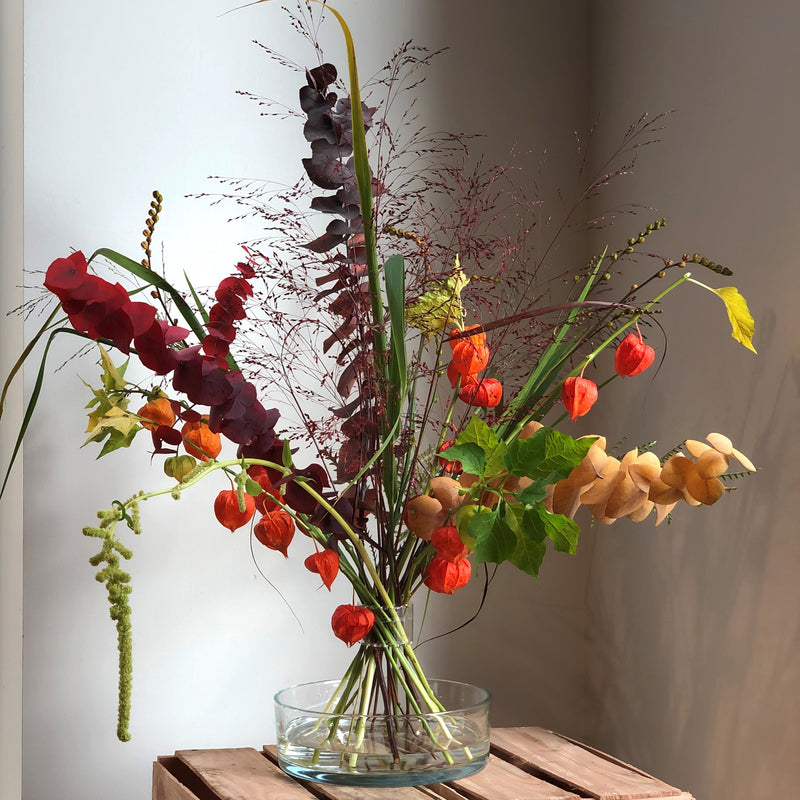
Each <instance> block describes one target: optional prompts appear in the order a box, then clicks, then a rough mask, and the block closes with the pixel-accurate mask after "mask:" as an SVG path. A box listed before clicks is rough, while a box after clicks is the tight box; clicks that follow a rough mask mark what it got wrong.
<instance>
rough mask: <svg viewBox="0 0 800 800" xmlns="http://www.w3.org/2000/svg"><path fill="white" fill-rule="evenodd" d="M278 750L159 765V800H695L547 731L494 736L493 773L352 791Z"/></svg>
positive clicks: (199, 754) (182, 753) (179, 756)
mask: <svg viewBox="0 0 800 800" xmlns="http://www.w3.org/2000/svg"><path fill="white" fill-rule="evenodd" d="M276 764H277V754H276V750H275V747H274V745H270V746H267V747H265V748H264V749H263V751H261V752H259V751H258V750H255V749H253V748H250V747H242V748H236V749H223V750H178V751H177V752H176V753H175V755H174V756H159V758H158V760H157V761H156V762H155V763H154V764H153V800H312V798H317V799H319V798H323V800H375V799H376V798H381V800H578V799H579V798H595V800H634V798H635V799H636V800H657V799H660V798H668V799H669V800H693V798H692V796H691V795H690V794H688V793H686V792H682V791H681V790H680V789H675V788H673V787H672V786H667V784H665V783H663V782H662V781H659V780H657V779H656V778H653V777H651V776H650V775H647V774H645V773H644V772H642V771H641V770H638V769H636V768H635V767H631V766H629V765H628V764H625V763H623V762H622V761H619V760H617V759H615V758H613V757H611V756H608V755H605V754H604V753H600V752H599V751H597V750H594V749H592V748H590V747H586V746H585V745H582V744H580V743H579V742H575V741H572V740H570V739H567V738H565V737H563V736H559V735H558V734H557V733H552V732H551V731H546V730H543V729H542V728H499V729H496V730H493V731H492V752H491V755H490V756H489V763H488V765H487V766H486V769H484V770H482V771H481V772H479V773H477V774H476V775H473V776H472V777H470V778H464V779H463V780H460V781H453V782H451V783H446V784H435V785H433V786H420V787H413V788H391V789H372V788H352V787H347V786H329V785H327V784H321V783H307V782H305V781H298V780H295V779H294V778H290V777H289V776H288V775H285V774H284V773H283V772H281V770H280V769H279V768H278V767H277V766H276Z"/></svg>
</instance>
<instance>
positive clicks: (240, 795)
mask: <svg viewBox="0 0 800 800" xmlns="http://www.w3.org/2000/svg"><path fill="white" fill-rule="evenodd" d="M175 755H176V756H177V757H178V758H179V759H180V760H181V761H182V762H183V763H184V764H186V765H188V766H189V767H191V768H192V770H193V771H194V772H195V773H197V776H198V777H199V778H200V779H201V780H202V782H203V783H204V784H205V785H206V786H208V788H209V789H211V791H212V792H214V797H215V798H219V800H310V796H309V793H308V791H307V790H306V789H305V788H304V787H303V786H301V785H300V784H299V783H298V782H297V781H295V780H293V779H292V778H290V777H289V776H288V775H286V774H284V773H283V772H281V771H280V770H279V769H278V768H277V767H276V766H275V765H274V764H271V763H270V762H269V761H268V760H267V759H266V758H264V756H263V755H261V754H260V753H259V752H258V751H257V750H255V749H254V748H252V747H242V748H233V749H221V750H178V751H176V753H175ZM159 800H161V798H159Z"/></svg>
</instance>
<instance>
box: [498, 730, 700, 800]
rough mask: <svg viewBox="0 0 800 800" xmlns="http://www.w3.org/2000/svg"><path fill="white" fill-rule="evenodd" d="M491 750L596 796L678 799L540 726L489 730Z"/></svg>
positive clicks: (653, 781) (656, 784)
mask: <svg viewBox="0 0 800 800" xmlns="http://www.w3.org/2000/svg"><path fill="white" fill-rule="evenodd" d="M492 750H493V752H496V753H499V754H502V755H503V757H504V758H508V759H509V760H510V761H511V762H512V763H514V764H517V765H519V766H522V767H523V768H533V769H535V770H537V771H540V772H542V773H544V774H545V775H549V776H551V777H552V778H554V779H555V780H556V781H560V782H561V783H563V784H566V785H568V786H570V787H573V788H575V789H577V790H578V791H580V792H583V793H585V794H586V795H588V796H589V797H593V798H597V800H655V798H662V797H668V798H671V800H678V798H680V797H681V795H682V794H685V793H682V792H681V791H680V790H679V789H675V788H674V787H672V786H668V785H667V784H666V783H663V782H662V781H659V780H657V779H656V778H651V777H650V776H649V775H646V774H644V773H642V772H640V771H638V770H634V769H631V768H630V767H627V766H625V765H624V764H622V763H621V762H617V761H616V760H610V759H608V758H605V757H603V756H601V755H599V754H597V753H593V752H590V751H589V750H587V749H586V748H584V747H581V746H580V745H577V744H574V743H573V742H571V741H569V740H567V739H565V738H564V737H563V736H559V735H558V734H556V733H553V732H551V731H546V730H543V729H542V728H501V729H496V730H493V731H492Z"/></svg>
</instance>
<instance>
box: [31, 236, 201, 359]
mask: <svg viewBox="0 0 800 800" xmlns="http://www.w3.org/2000/svg"><path fill="white" fill-rule="evenodd" d="M44 285H45V286H46V287H47V288H48V289H49V290H50V291H51V292H52V293H53V294H54V295H56V297H58V299H59V300H60V301H61V307H62V308H63V309H64V312H65V313H66V314H67V316H68V317H69V321H70V324H71V325H72V327H73V328H75V330H76V331H78V332H79V333H83V334H86V335H87V336H89V337H90V338H92V339H109V340H111V341H112V342H113V343H114V346H115V347H116V348H117V349H118V350H121V351H122V352H123V353H125V354H126V355H127V354H128V353H129V352H130V348H131V342H132V341H133V342H134V344H135V346H136V349H137V351H139V350H140V349H144V351H145V352H147V351H148V347H147V344H148V343H149V342H150V341H152V340H161V341H166V342H168V343H169V344H174V343H175V342H177V341H180V340H181V339H183V338H184V337H185V336H186V335H187V334H188V333H189V331H188V330H186V329H185V328H178V327H175V326H172V325H168V324H167V323H159V322H158V321H157V320H156V310H155V308H153V306H151V305H150V304H149V303H141V302H133V301H132V300H131V299H130V297H129V296H128V292H127V290H126V289H125V287H124V286H123V285H122V284H121V283H109V282H108V281H106V280H103V278H100V277H98V276H97V275H92V274H90V273H89V271H88V264H87V262H86V257H85V256H84V255H83V253H82V252H81V251H80V250H78V251H76V252H75V253H73V254H72V255H70V256H68V257H67V258H57V259H56V260H55V261H54V262H53V263H52V264H51V265H50V266H49V267H48V269H47V275H46V276H45V280H44ZM162 325H163V327H162ZM156 328H157V329H158V330H157V331H156ZM165 346H166V345H165ZM171 352H175V351H171ZM140 358H141V356H140ZM142 363H143V364H145V366H146V367H149V368H150V369H155V367H153V366H152V365H151V364H148V363H146V362H145V360H144V359H142ZM158 374H159V375H165V374H166V372H158Z"/></svg>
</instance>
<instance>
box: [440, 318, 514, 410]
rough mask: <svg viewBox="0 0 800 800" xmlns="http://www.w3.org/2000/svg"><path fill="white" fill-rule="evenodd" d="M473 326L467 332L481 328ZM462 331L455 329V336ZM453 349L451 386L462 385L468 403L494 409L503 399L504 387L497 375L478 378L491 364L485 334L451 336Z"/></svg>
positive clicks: (461, 395) (452, 333) (462, 395)
mask: <svg viewBox="0 0 800 800" xmlns="http://www.w3.org/2000/svg"><path fill="white" fill-rule="evenodd" d="M479 327H480V326H479V325H471V326H470V327H468V328H465V331H470V330H473V329H474V328H479ZM458 333H461V331H458V330H452V331H450V335H451V336H454V335H456V334H458ZM450 349H451V350H452V351H453V360H452V361H451V362H450V364H449V366H448V367H447V377H448V378H449V380H450V385H451V386H452V387H453V388H454V389H455V388H456V387H457V386H459V385H460V387H461V390H460V392H459V394H458V396H459V398H460V399H461V400H463V401H464V402H465V403H466V404H467V405H469V406H478V407H479V408H494V407H495V406H497V405H499V404H500V400H501V399H502V398H503V387H502V385H501V384H500V381H498V380H497V379H496V378H477V377H476V376H477V375H478V373H479V372H481V371H482V370H483V369H484V368H485V367H486V365H487V364H488V363H489V355H490V352H489V348H488V346H487V345H486V334H485V333H474V334H472V335H471V336H461V337H459V338H457V339H450Z"/></svg>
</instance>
